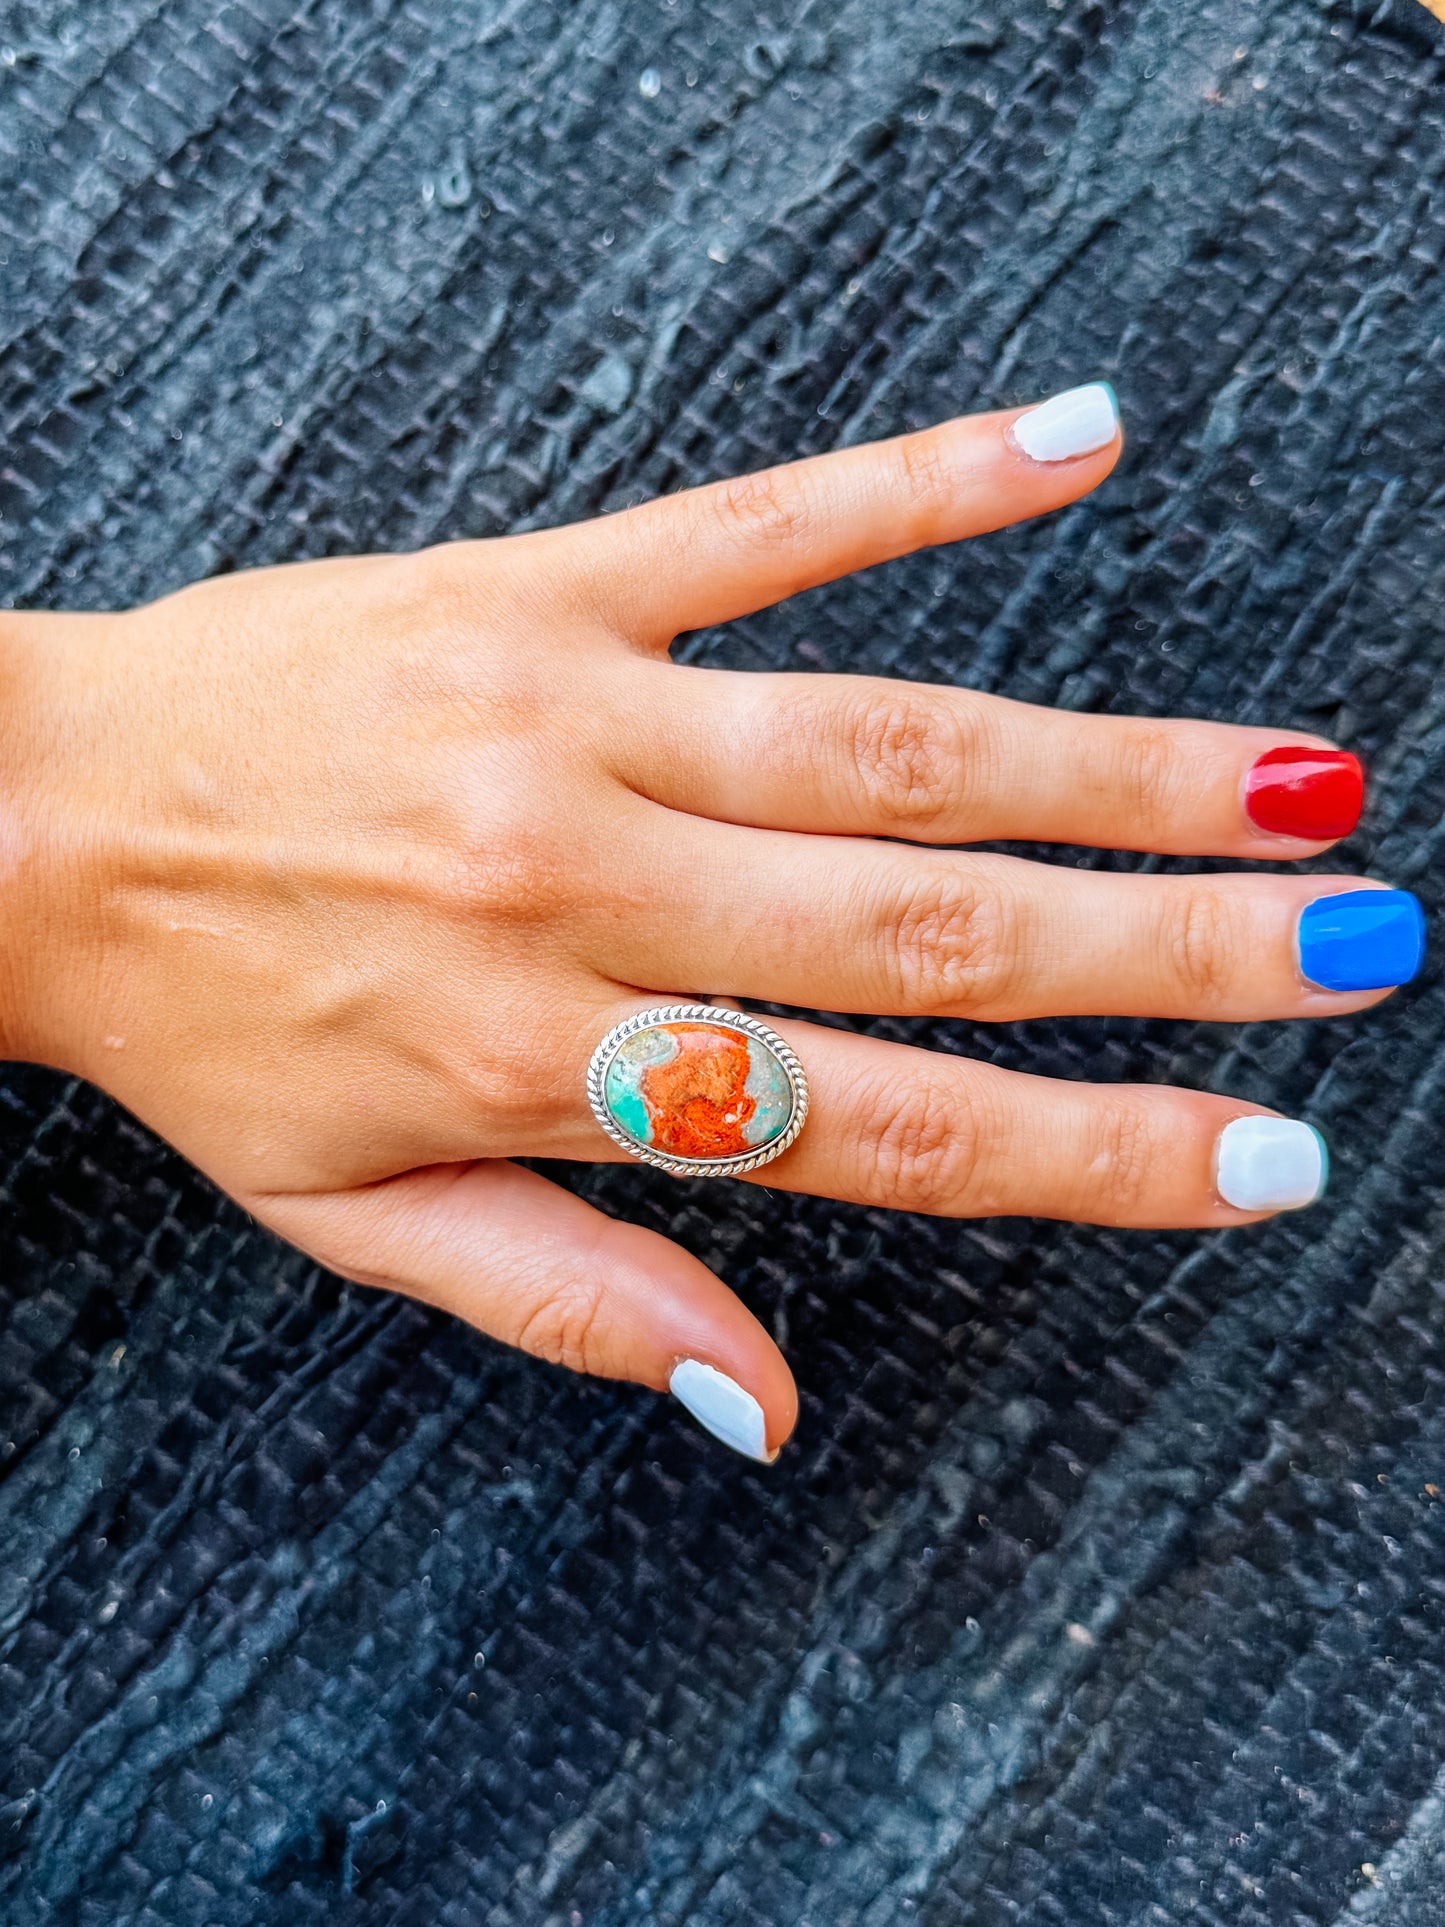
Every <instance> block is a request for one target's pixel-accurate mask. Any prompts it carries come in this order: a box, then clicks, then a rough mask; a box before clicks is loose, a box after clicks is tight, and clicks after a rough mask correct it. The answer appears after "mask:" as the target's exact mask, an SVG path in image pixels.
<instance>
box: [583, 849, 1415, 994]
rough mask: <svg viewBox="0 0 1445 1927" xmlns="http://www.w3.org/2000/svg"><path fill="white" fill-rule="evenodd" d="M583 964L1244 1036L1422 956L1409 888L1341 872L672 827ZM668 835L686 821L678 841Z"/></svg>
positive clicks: (1376, 989) (638, 974) (746, 989)
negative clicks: (1115, 868) (662, 906)
mask: <svg viewBox="0 0 1445 1927" xmlns="http://www.w3.org/2000/svg"><path fill="white" fill-rule="evenodd" d="M655 815H656V822H655V823H654V824H652V825H651V830H650V834H651V836H652V839H653V847H652V851H651V854H650V858H649V860H648V861H646V862H644V863H643V864H642V866H641V874H640V876H639V874H638V873H637V870H636V864H637V856H638V851H637V844H636V842H635V841H634V842H633V844H632V846H631V848H630V850H629V859H630V862H631V863H632V865H633V866H634V867H633V869H632V871H631V872H630V873H629V875H628V877H627V878H626V879H624V878H621V877H619V879H618V884H617V888H618V892H619V893H620V896H621V895H622V894H630V895H631V897H632V898H633V900H634V901H635V902H637V903H638V904H639V907H641V906H642V905H643V904H644V903H646V902H651V903H652V904H653V905H656V904H657V903H658V902H664V903H666V905H667V914H666V915H665V916H656V915H654V916H645V915H637V916H625V915H622V916H616V917H612V918H609V919H608V921H607V924H606V926H605V929H599V931H598V933H597V936H596V937H595V938H594V939H593V941H595V942H596V943H598V945H599V954H597V955H596V956H595V957H594V958H593V961H594V963H595V964H596V965H597V966H598V967H599V968H601V969H605V970H607V971H609V972H610V973H611V974H612V976H613V977H614V978H615V979H616V980H618V981H623V982H627V983H630V984H638V985H641V986H643V987H645V988H648V989H657V990H663V991H666V990H670V989H672V988H674V987H675V986H677V985H679V984H696V983H707V984H725V985H726V986H727V987H728V989H729V991H730V992H732V993H733V994H734V995H736V996H740V997H750V998H756V999H759V1000H762V1001H765V1002H769V1003H780V1004H795V1005H800V1006H802V1007H804V1008H807V1009H815V1010H849V1011H867V1012H869V1013H872V1014H874V1015H880V1016H881V1015H898V1016H951V1017H970V1018H974V1019H985V1020H988V1021H990V1022H1000V1021H1004V1020H1008V1019H1014V1018H1021V1017H1040V1016H1055V1017H1058V1016H1075V1015H1077V1016H1136V1017H1181V1018H1189V1019H1196V1020H1197V1019H1201V1018H1203V1019H1209V1020H1211V1021H1215V1022H1243V1021H1251V1020H1255V1019H1262V1018H1279V1017H1319V1016H1329V1015H1334V1014H1338V1013H1340V1012H1344V1011H1350V1010H1360V1009H1363V1008H1364V1007H1365V1006H1366V1005H1368V1004H1371V1003H1374V1002H1376V1001H1377V1000H1378V997H1379V994H1380V993H1381V992H1382V991H1384V990H1387V989H1390V988H1393V987H1394V986H1396V985H1398V984H1401V983H1406V982H1408V981H1409V979H1410V978H1411V977H1412V976H1413V975H1414V974H1415V972H1416V971H1417V970H1418V968H1419V966H1420V963H1421V961H1422V958H1423V951H1424V924H1423V917H1422V915H1421V911H1420V906H1419V904H1418V903H1417V901H1416V900H1415V898H1414V897H1413V896H1411V895H1410V894H1409V892H1408V891H1403V890H1389V889H1386V888H1384V887H1383V886H1381V887H1378V888H1376V887H1373V886H1369V885H1366V886H1364V887H1360V879H1358V878H1351V877H1319V876H1255V875H1244V876H1240V875H1225V876H1193V877H1159V876H1138V875H1120V874H1117V873H1114V872H1106V871H1089V870H1076V869H1071V868H1067V867H1064V866H1061V865H1051V864H1041V863H1029V862H1024V861H1022V860H1021V859H1019V858H1016V857H1006V856H993V855H972V854H957V853H952V852H949V853H944V852H933V851H921V850H910V849H906V848H903V847H901V846H899V845H897V844H888V843H879V842H872V841H868V840H865V839H862V838H847V837H837V838H826V839H825V838H819V837H805V836H795V835H791V834H789V833H787V832H783V831H773V830H747V829H741V830H740V829H735V828H733V827H732V826H731V825H727V824H717V823H710V822H705V821H702V820H700V819H697V818H678V817H675V816H670V815H666V814H664V813H663V812H661V811H659V812H656V813H655ZM679 825H685V828H683V829H680V828H679Z"/></svg>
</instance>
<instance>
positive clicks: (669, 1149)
mask: <svg viewBox="0 0 1445 1927" xmlns="http://www.w3.org/2000/svg"><path fill="white" fill-rule="evenodd" d="M602 1095H603V1100H604V1102H605V1103H606V1105H607V1109H608V1113H609V1114H610V1116H611V1117H612V1119H613V1122H614V1123H616V1124H618V1125H620V1126H621V1128H622V1129H623V1130H624V1131H626V1133H627V1135H628V1136H629V1137H630V1138H634V1139H635V1140H636V1141H637V1143H639V1144H646V1145H650V1146H651V1147H652V1148H654V1149H655V1150H658V1151H663V1152H665V1153H666V1154H667V1156H668V1157H674V1158H694V1159H696V1160H697V1161H699V1162H706V1161H708V1160H710V1159H714V1158H733V1157H745V1156H746V1155H747V1154H748V1153H749V1152H750V1151H761V1150H763V1149H765V1148H766V1146H768V1145H769V1144H772V1143H774V1142H775V1141H776V1140H777V1139H778V1138H780V1137H781V1136H782V1135H783V1133H784V1131H786V1130H787V1128H788V1124H789V1122H790V1120H791V1118H792V1115H793V1086H792V1083H791V1081H790V1080H789V1077H788V1073H787V1071H786V1070H784V1068H783V1066H782V1063H781V1062H780V1061H779V1059H778V1057H777V1056H776V1054H775V1053H774V1052H773V1051H771V1050H770V1049H769V1048H768V1046H767V1045H766V1044H765V1043H764V1042H763V1040H762V1039H761V1038H759V1037H750V1036H749V1035H748V1034H747V1032H746V1031H740V1030H732V1029H730V1028H729V1027H728V1026H727V1025H726V1024H709V1023H705V1022H702V1021H700V1020H697V1019H691V1020H688V1019H685V1020H683V1021H682V1022H679V1023H670V1024H649V1025H648V1026H647V1028H646V1029H645V1030H639V1031H636V1032H635V1033H634V1034H633V1035H632V1036H631V1037H629V1038H628V1039H627V1041H626V1042H625V1043H624V1044H622V1045H620V1046H619V1047H618V1050H617V1053H616V1055H615V1056H614V1057H613V1059H612V1062H611V1063H610V1064H609V1065H608V1066H607V1075H606V1077H605V1078H604V1079H603V1085H602Z"/></svg>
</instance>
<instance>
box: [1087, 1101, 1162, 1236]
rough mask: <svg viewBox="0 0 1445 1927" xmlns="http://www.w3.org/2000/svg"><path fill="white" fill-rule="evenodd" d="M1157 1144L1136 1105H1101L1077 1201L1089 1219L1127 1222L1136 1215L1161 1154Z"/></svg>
mask: <svg viewBox="0 0 1445 1927" xmlns="http://www.w3.org/2000/svg"><path fill="white" fill-rule="evenodd" d="M1158 1140H1159V1133H1158V1130H1157V1128H1156V1124H1155V1121H1154V1120H1153V1119H1151V1118H1150V1116H1149V1115H1148V1113H1147V1112H1146V1111H1144V1110H1143V1109H1141V1107H1140V1106H1139V1105H1137V1104H1130V1103H1127V1102H1123V1103H1111V1104H1107V1105H1106V1106H1105V1107H1104V1109H1103V1110H1102V1111H1101V1112H1100V1114H1099V1116H1098V1118H1097V1120H1096V1123H1095V1130H1094V1143H1093V1147H1092V1155H1091V1156H1090V1158H1089V1162H1088V1165H1087V1167H1086V1169H1085V1172H1084V1184H1083V1190H1082V1194H1081V1199H1080V1202H1081V1205H1082V1206H1083V1209H1084V1211H1085V1212H1086V1213H1087V1215H1088V1216H1089V1217H1090V1218H1093V1219H1096V1220H1097V1219H1099V1218H1102V1219H1104V1220H1105V1221H1108V1222H1115V1223H1128V1222H1130V1221H1132V1220H1133V1219H1135V1218H1137V1217H1138V1216H1140V1215H1141V1213H1142V1211H1143V1207H1144V1206H1145V1205H1146V1203H1147V1201H1148V1198H1149V1195H1150V1192H1151V1190H1152V1188H1153V1187H1154V1185H1155V1183H1156V1180H1157V1173H1158V1170H1159V1164H1160V1160H1161V1156H1162V1153H1163V1146H1162V1145H1161V1144H1160V1143H1159V1141H1158Z"/></svg>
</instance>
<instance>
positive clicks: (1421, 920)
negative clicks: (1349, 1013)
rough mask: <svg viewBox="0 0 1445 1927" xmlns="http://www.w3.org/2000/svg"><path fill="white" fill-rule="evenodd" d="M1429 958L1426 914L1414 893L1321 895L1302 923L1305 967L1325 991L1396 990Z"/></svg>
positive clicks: (1301, 955) (1307, 909) (1301, 954)
mask: <svg viewBox="0 0 1445 1927" xmlns="http://www.w3.org/2000/svg"><path fill="white" fill-rule="evenodd" d="M1424 957H1425V913H1424V911H1423V910H1422V909H1421V908H1420V902H1419V899H1418V898H1417V897H1413V896H1411V894H1410V892H1409V891H1408V890H1345V891H1343V892H1342V893H1341V894H1340V895H1339V896H1335V897H1317V898H1316V899H1315V901H1314V902H1313V903H1311V904H1307V905H1306V906H1305V911H1304V914H1303V916H1302V917H1301V918H1300V920H1299V965H1300V969H1301V971H1302V972H1303V973H1304V975H1305V976H1306V977H1308V979H1309V980H1310V982H1311V983H1312V984H1318V985H1319V986H1320V988H1321V989H1322V990H1393V989H1394V987H1395V985H1396V984H1407V983H1409V981H1410V979H1411V978H1412V977H1413V976H1414V974H1415V972H1416V971H1417V970H1418V969H1419V968H1420V965H1421V963H1422V962H1423V961H1424Z"/></svg>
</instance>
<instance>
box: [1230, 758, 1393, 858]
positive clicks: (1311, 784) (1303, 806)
mask: <svg viewBox="0 0 1445 1927" xmlns="http://www.w3.org/2000/svg"><path fill="white" fill-rule="evenodd" d="M1364 800H1365V772H1364V771H1363V770H1362V769H1361V768H1360V764H1359V759H1358V758H1357V757H1354V756H1351V755H1350V754H1349V753H1348V751H1346V750H1343V749H1310V748H1309V747H1308V746H1307V745H1304V744H1300V743H1293V744H1291V745H1290V746H1289V747H1288V748H1286V749H1267V750H1266V751H1265V752H1264V754H1263V756H1261V757H1260V759H1259V761H1258V762H1257V763H1256V764H1255V765H1254V768H1253V769H1252V770H1251V771H1250V772H1249V776H1248V778H1247V779H1246V781H1245V785H1244V807H1245V809H1246V810H1247V811H1248V813H1249V820H1250V822H1251V823H1253V824H1254V826H1255V828H1256V829H1258V830H1268V831H1269V832H1270V833H1271V834H1272V835H1274V836H1297V837H1299V838H1300V839H1301V841H1302V842H1306V843H1324V842H1333V841H1334V839H1335V838H1336V837H1338V836H1348V835H1349V833H1350V831H1351V830H1352V829H1353V828H1354V827H1355V825H1356V824H1357V823H1358V822H1359V820H1360V809H1361V807H1362V805H1363V803H1364Z"/></svg>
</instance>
